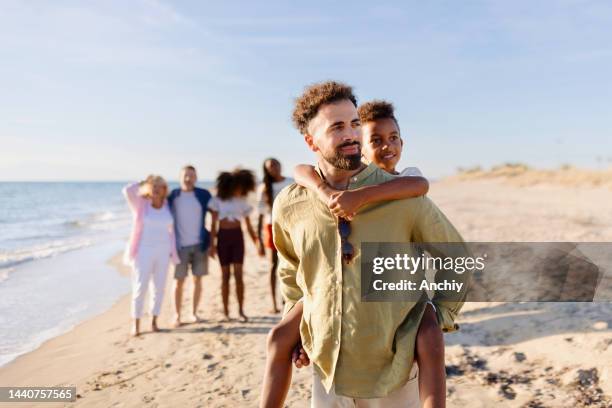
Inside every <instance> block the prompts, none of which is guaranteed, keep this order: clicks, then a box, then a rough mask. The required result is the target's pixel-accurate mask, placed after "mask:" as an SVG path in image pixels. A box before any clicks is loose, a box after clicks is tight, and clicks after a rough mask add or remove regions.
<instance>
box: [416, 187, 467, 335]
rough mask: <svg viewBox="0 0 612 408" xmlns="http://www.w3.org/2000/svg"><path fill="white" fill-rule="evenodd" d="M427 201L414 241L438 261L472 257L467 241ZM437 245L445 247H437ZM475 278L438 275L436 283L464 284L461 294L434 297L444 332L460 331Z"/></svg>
mask: <svg viewBox="0 0 612 408" xmlns="http://www.w3.org/2000/svg"><path fill="white" fill-rule="evenodd" d="M423 200H424V203H423V204H424V205H423V206H422V210H421V214H419V216H418V217H417V218H416V224H415V228H414V230H413V239H414V241H415V242H421V243H422V244H423V248H424V249H425V250H426V251H427V252H429V253H430V254H431V255H432V256H435V257H442V258H447V257H450V258H458V257H471V256H472V254H471V252H470V250H469V248H468V247H467V245H466V244H465V242H464V241H463V238H462V237H461V235H460V234H459V232H457V230H456V229H455V227H454V226H453V225H452V224H451V222H450V221H449V220H448V219H447V218H446V216H445V215H444V214H443V213H442V211H440V209H439V208H438V207H436V205H435V204H434V203H433V202H432V201H431V200H429V199H428V198H427V197H424V198H423ZM435 243H439V244H441V245H435ZM447 243H448V244H451V243H452V245H445V244H447ZM471 277H472V274H471V271H469V270H466V271H464V272H463V273H459V272H458V271H456V270H454V269H452V268H443V269H440V270H438V271H437V273H436V276H435V281H436V282H443V281H451V280H454V281H456V282H460V283H463V286H462V287H461V290H460V291H459V292H458V293H456V294H453V295H452V296H449V295H448V294H444V293H443V292H440V291H436V292H435V294H434V297H433V299H432V302H433V304H434V305H435V309H436V316H437V317H438V323H439V324H440V327H441V329H442V331H444V332H452V331H455V330H458V329H459V326H458V325H457V324H456V323H455V319H456V318H457V315H458V314H459V310H461V307H462V306H463V303H464V301H465V298H466V295H467V291H468V289H469V284H470V281H471Z"/></svg>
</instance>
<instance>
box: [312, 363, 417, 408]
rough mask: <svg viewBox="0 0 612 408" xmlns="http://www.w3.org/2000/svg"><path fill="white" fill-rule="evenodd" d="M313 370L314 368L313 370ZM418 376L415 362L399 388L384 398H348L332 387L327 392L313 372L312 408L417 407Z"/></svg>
mask: <svg viewBox="0 0 612 408" xmlns="http://www.w3.org/2000/svg"><path fill="white" fill-rule="evenodd" d="M313 371H314V370H313ZM420 406H421V401H420V398H419V377H418V368H417V365H416V364H413V365H412V370H411V372H410V379H409V380H408V382H407V383H406V385H404V386H403V387H402V388H400V389H399V390H396V391H394V392H392V393H391V394H389V395H387V396H386V397H384V398H367V399H366V398H350V397H344V396H341V395H336V393H335V392H334V387H333V386H332V389H331V390H330V392H329V393H328V392H327V391H325V387H323V384H322V383H321V378H320V377H319V376H318V375H317V374H316V373H315V374H314V375H313V378H312V397H311V407H312V408H419V407H420Z"/></svg>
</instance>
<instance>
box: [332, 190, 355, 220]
mask: <svg viewBox="0 0 612 408" xmlns="http://www.w3.org/2000/svg"><path fill="white" fill-rule="evenodd" d="M362 205H363V201H362V196H361V193H360V192H359V191H351V190H344V191H338V192H336V193H334V194H332V196H331V197H330V199H329V201H328V203H327V206H328V207H329V209H330V210H331V212H332V214H334V215H335V216H336V217H338V218H346V219H347V220H352V219H353V217H354V216H355V213H356V212H357V210H358V209H359V207H361V206H362Z"/></svg>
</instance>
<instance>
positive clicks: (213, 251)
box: [208, 245, 217, 258]
mask: <svg viewBox="0 0 612 408" xmlns="http://www.w3.org/2000/svg"><path fill="white" fill-rule="evenodd" d="M208 256H210V257H211V258H214V257H215V256H217V246H216V245H211V246H210V248H208Z"/></svg>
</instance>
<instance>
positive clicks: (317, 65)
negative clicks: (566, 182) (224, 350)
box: [0, 0, 612, 180]
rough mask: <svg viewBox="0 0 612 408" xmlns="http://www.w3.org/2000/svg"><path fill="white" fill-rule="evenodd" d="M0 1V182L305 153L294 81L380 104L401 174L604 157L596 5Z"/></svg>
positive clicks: (605, 16) (608, 145) (601, 30)
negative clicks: (343, 85) (348, 88)
mask: <svg viewBox="0 0 612 408" xmlns="http://www.w3.org/2000/svg"><path fill="white" fill-rule="evenodd" d="M330 3H332V2H323V1H322V2H317V1H308V2H281V1H278V2H276V1H266V2H247V1H245V2H212V1H211V2H204V1H193V2H188V1H181V2H169V1H161V0H147V1H98V2H93V1H91V2H83V1H74V2H66V1H61V0H58V1H52V2H49V1H41V2H36V1H11V0H3V1H2V2H0V55H1V56H2V62H1V63H0V139H1V145H0V146H1V147H0V180H126V179H135V178H141V177H143V176H144V175H145V174H148V173H152V172H155V173H160V174H162V175H164V176H165V177H167V178H169V179H175V178H176V177H177V173H178V169H179V168H180V167H181V166H182V165H183V164H185V163H193V164H195V165H196V166H197V167H198V169H199V171H200V178H201V179H212V178H214V177H215V176H216V174H217V172H218V171H219V170H224V169H231V168H233V167H235V166H237V165H242V166H244V167H247V168H252V169H255V170H257V171H259V169H260V167H261V161H262V160H263V159H264V158H266V157H268V156H274V157H277V158H279V159H280V160H281V162H282V163H283V165H284V166H285V170H286V172H287V173H289V172H290V171H291V168H292V167H293V165H295V164H297V163H300V162H312V161H313V158H314V157H313V156H312V154H311V153H310V152H309V151H308V150H307V149H306V145H305V144H304V142H303V140H302V138H301V137H300V135H299V134H298V133H297V132H296V131H295V130H294V129H293V127H292V125H291V122H290V113H291V109H292V100H293V98H294V97H295V96H296V95H298V94H299V93H300V91H301V90H302V89H303V87H304V86H305V85H306V84H309V83H312V82H316V81H320V80H324V79H338V80H342V81H345V82H347V83H349V84H351V85H353V86H354V87H355V91H356V93H357V96H358V98H359V100H360V101H366V100H369V99H372V98H384V99H388V100H390V101H392V102H394V103H395V105H396V108H397V112H396V113H397V117H398V119H399V121H400V124H401V127H402V135H403V137H404V139H405V141H406V144H405V150H404V157H403V159H402V163H401V166H400V167H403V166H408V165H417V166H419V167H420V168H421V169H422V170H423V172H424V173H425V174H426V175H429V176H431V177H440V176H443V175H446V174H451V173H453V172H454V171H455V169H456V168H457V167H460V166H461V167H468V166H474V165H482V166H485V167H486V166H490V165H494V164H498V163H501V162H508V161H512V162H516V161H520V162H526V163H529V164H532V165H534V166H538V167H555V166H559V165H561V164H564V163H571V164H574V165H577V166H581V167H594V168H598V167H608V166H611V165H612V103H611V100H612V81H611V76H610V72H612V3H611V2H608V1H579V0H572V1H569V0H558V1H538V2H533V1H505V0H499V1H493V0H489V1H462V2H451V1H448V2H437V1H436V2H420V1H414V2H387V3H381V2H373V1H370V2H356V1H351V2H333V4H330Z"/></svg>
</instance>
